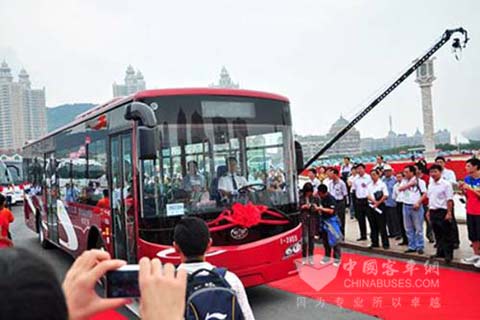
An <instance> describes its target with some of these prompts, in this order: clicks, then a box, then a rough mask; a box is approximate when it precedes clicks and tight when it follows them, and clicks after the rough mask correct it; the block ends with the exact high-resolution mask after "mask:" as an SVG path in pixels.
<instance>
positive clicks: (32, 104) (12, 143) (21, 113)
mask: <svg viewBox="0 0 480 320" xmlns="http://www.w3.org/2000/svg"><path fill="white" fill-rule="evenodd" d="M46 133H47V109H46V102H45V89H44V88H43V89H32V87H31V81H30V76H29V74H28V72H27V71H26V70H25V69H24V68H22V69H21V71H20V73H19V74H18V82H17V81H14V79H13V76H12V72H11V69H10V67H9V66H8V64H7V62H6V61H3V62H2V63H1V65H0V149H1V150H2V151H4V152H15V151H18V150H20V149H21V148H22V146H23V145H24V143H25V142H26V141H28V140H32V139H36V138H39V137H41V136H43V135H45V134H46Z"/></svg>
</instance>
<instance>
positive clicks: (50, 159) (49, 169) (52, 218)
mask: <svg viewBox="0 0 480 320" xmlns="http://www.w3.org/2000/svg"><path fill="white" fill-rule="evenodd" d="M45 159H46V163H45V166H46V168H45V175H46V177H45V178H46V179H45V186H46V195H47V197H46V199H47V204H46V207H47V225H48V239H49V240H50V241H52V242H53V243H58V216H57V200H58V199H59V192H60V190H59V185H58V176H57V163H56V161H55V156H54V154H53V153H49V154H46V155H45Z"/></svg>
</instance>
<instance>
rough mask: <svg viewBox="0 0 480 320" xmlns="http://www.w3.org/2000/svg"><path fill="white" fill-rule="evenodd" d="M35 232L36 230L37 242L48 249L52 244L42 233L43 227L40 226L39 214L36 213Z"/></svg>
mask: <svg viewBox="0 0 480 320" xmlns="http://www.w3.org/2000/svg"><path fill="white" fill-rule="evenodd" d="M37 232H38V242H40V245H41V246H42V248H44V249H50V248H51V247H52V244H51V243H50V242H49V241H48V240H47V239H45V234H44V233H43V228H42V221H41V219H40V215H37Z"/></svg>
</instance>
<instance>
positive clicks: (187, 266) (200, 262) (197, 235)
mask: <svg viewBox="0 0 480 320" xmlns="http://www.w3.org/2000/svg"><path fill="white" fill-rule="evenodd" d="M173 239H174V242H173V247H174V248H175V251H176V252H177V253H178V254H179V255H180V257H181V260H182V263H181V264H180V265H179V266H178V269H183V270H186V271H187V272H188V273H189V274H192V273H194V272H195V271H197V270H200V269H207V270H213V269H215V266H213V265H212V264H210V263H208V262H206V261H205V253H206V252H207V251H208V249H209V248H210V246H211V245H212V239H211V238H210V231H209V230H208V226H207V224H206V223H205V221H203V220H202V219H199V218H196V217H187V218H183V219H181V220H180V221H179V222H178V223H177V225H176V226H175V230H174V235H173ZM224 279H225V281H226V282H227V283H228V284H229V285H230V287H231V289H232V290H233V291H234V292H235V294H236V298H237V300H238V304H239V305H240V308H241V309H242V313H243V316H244V318H245V319H246V320H253V319H254V316H253V312H252V308H251V307H250V304H249V302H248V297H247V294H246V292H245V288H244V287H243V284H242V281H240V279H239V278H238V277H237V276H236V275H235V274H234V273H232V272H230V271H227V272H226V274H225V277H224ZM187 298H188V297H187Z"/></svg>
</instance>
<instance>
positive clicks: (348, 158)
mask: <svg viewBox="0 0 480 320" xmlns="http://www.w3.org/2000/svg"><path fill="white" fill-rule="evenodd" d="M343 159H344V160H348V161H350V160H351V159H350V157H343Z"/></svg>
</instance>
